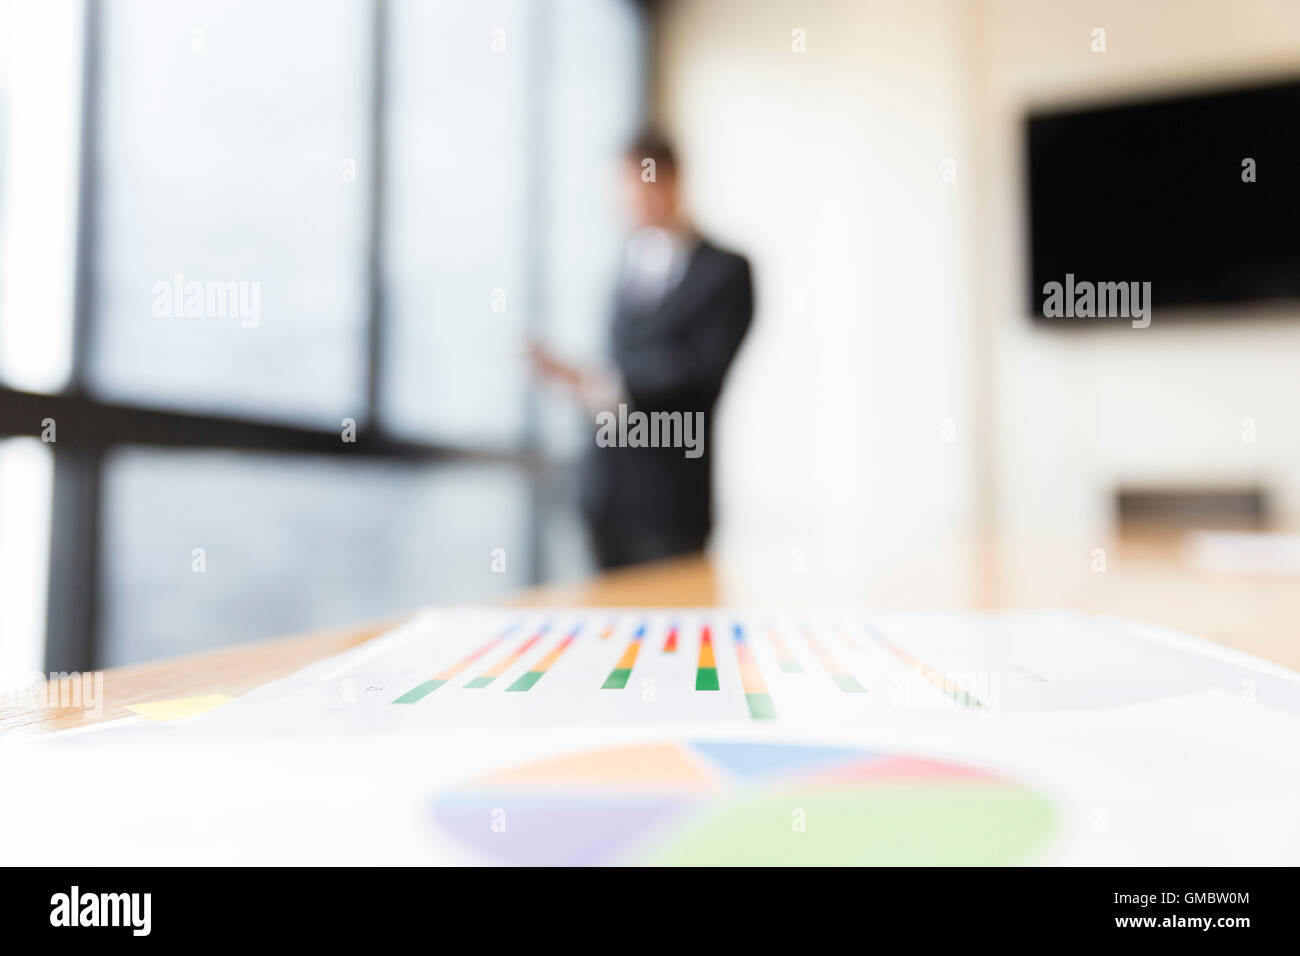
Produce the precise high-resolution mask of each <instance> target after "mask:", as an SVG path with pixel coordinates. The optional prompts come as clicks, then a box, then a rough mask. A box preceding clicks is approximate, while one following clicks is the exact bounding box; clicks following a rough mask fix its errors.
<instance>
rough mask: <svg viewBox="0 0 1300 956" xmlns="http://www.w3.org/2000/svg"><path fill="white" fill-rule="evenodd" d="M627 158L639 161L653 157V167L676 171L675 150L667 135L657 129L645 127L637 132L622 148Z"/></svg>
mask: <svg viewBox="0 0 1300 956" xmlns="http://www.w3.org/2000/svg"><path fill="white" fill-rule="evenodd" d="M623 155H624V157H626V158H627V159H629V160H631V161H633V162H636V163H640V162H641V161H642V160H644V159H653V160H654V161H655V169H657V170H659V171H661V172H670V173H671V172H676V171H677V151H676V150H674V149H673V144H672V143H671V142H670V141H669V139H668V137H667V136H665V135H664V134H663V133H660V132H659V131H658V130H654V129H645V130H642V131H641V132H640V133H638V134H637V135H636V136H635V138H633V140H632V142H630V143H628V144H627V148H626V149H624V150H623Z"/></svg>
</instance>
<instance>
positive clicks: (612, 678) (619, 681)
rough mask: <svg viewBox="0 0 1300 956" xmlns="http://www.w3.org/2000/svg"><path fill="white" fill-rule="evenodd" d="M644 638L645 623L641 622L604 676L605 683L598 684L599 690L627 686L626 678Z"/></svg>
mask: <svg viewBox="0 0 1300 956" xmlns="http://www.w3.org/2000/svg"><path fill="white" fill-rule="evenodd" d="M644 640H645V625H644V624H642V625H641V626H640V627H638V628H637V629H636V632H635V633H634V634H633V635H632V640H630V641H629V642H628V645H627V649H626V650H625V651H623V656H622V657H620V658H619V659H618V663H617V664H615V665H614V669H613V670H612V671H610V672H609V676H608V677H606V678H605V683H603V684H601V685H600V689H601V690H622V689H623V688H624V687H626V686H627V681H628V678H630V677H631V676H632V668H633V667H635V666H636V656H637V654H639V653H641V642H642V641H644Z"/></svg>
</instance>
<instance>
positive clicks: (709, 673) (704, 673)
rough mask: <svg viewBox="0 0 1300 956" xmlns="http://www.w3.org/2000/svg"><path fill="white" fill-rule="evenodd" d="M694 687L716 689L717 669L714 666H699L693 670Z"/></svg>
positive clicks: (697, 688)
mask: <svg viewBox="0 0 1300 956" xmlns="http://www.w3.org/2000/svg"><path fill="white" fill-rule="evenodd" d="M695 689H696V690H717V689H718V669H717V668H716V667H701V668H700V669H699V670H697V671H696V672H695Z"/></svg>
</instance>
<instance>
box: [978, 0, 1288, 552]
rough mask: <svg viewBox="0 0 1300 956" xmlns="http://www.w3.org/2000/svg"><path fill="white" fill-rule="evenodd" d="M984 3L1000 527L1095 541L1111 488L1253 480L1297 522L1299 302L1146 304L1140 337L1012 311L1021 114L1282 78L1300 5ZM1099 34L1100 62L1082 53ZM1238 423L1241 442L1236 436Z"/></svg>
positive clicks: (985, 257) (984, 266)
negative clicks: (1212, 307) (1152, 309)
mask: <svg viewBox="0 0 1300 956" xmlns="http://www.w3.org/2000/svg"><path fill="white" fill-rule="evenodd" d="M982 10H983V16H982V17H981V18H980V26H979V33H978V35H977V36H976V37H975V38H974V43H975V45H976V48H977V50H978V51H979V56H978V67H977V70H976V73H977V76H976V77H975V84H976V86H977V87H978V88H980V89H981V90H982V94H981V96H980V98H979V100H980V104H979V111H978V112H977V114H976V120H977V129H978V131H979V137H980V144H981V162H982V168H983V170H984V173H985V178H984V179H983V180H982V181H983V182H984V183H985V184H986V185H987V192H985V193H984V194H983V195H982V196H981V197H980V200H979V209H980V210H981V221H982V222H983V223H985V225H986V227H987V230H988V234H989V235H990V236H992V237H996V238H997V241H994V242H989V243H986V244H982V245H981V246H979V247H978V248H977V249H976V250H975V252H976V255H977V257H978V258H977V261H976V268H977V269H979V270H985V271H984V274H986V275H987V277H988V281H987V282H986V283H985V294H984V297H983V298H982V300H981V304H982V306H983V307H984V308H985V309H986V310H987V311H986V315H985V322H986V323H987V327H988V328H989V330H990V333H991V335H992V352H993V356H994V359H995V362H994V375H993V379H992V381H993V400H994V410H995V422H996V428H995V430H994V436H995V439H996V446H995V457H994V469H995V471H994V473H995V476H996V488H997V515H998V520H999V523H1000V524H1002V525H1003V526H1005V527H1008V528H1010V529H1012V530H1013V531H1014V532H1016V533H1017V534H1021V535H1024V534H1048V533H1051V534H1054V535H1059V534H1062V533H1067V532H1068V533H1080V534H1093V533H1097V532H1098V530H1101V531H1104V529H1105V527H1106V525H1107V523H1108V521H1109V519H1110V515H1109V512H1108V506H1109V502H1110V493H1111V491H1112V489H1113V488H1114V486H1115V485H1117V484H1121V483H1128V484H1135V483H1150V484H1185V485H1205V484H1213V483H1216V482H1223V483H1231V482H1237V483H1251V482H1255V481H1258V482H1261V483H1263V484H1265V485H1267V486H1269V487H1270V488H1272V489H1274V490H1275V491H1276V493H1277V498H1276V501H1277V503H1278V505H1279V506H1280V508H1281V509H1282V511H1283V516H1284V518H1285V519H1286V520H1288V521H1289V522H1291V523H1296V522H1297V521H1300V322H1298V321H1296V320H1297V319H1300V310H1297V309H1295V308H1292V309H1290V310H1289V311H1288V312H1286V313H1285V314H1280V315H1279V314H1269V315H1263V316H1260V315H1258V314H1256V315H1253V316H1250V317H1242V318H1236V317H1234V318H1233V319H1232V321H1231V322H1218V321H1189V322H1184V321H1179V320H1175V319H1172V318H1171V319H1169V320H1168V321H1167V322H1166V321H1162V316H1161V315H1160V313H1159V312H1158V311H1157V312H1156V313H1155V314H1154V316H1153V319H1152V324H1151V327H1150V328H1148V329H1145V330H1134V329H1131V328H1127V327H1123V328H1120V327H1116V328H1113V329H1104V330H1097V331H1094V332H1088V331H1082V332H1080V331H1077V330H1068V331H1065V332H1060V331H1057V332H1054V331H1052V330H1044V329H1042V328H1038V327H1034V326H1033V325H1031V323H1030V322H1029V320H1028V319H1027V318H1026V317H1025V306H1024V305H1023V298H1024V294H1023V290H1024V289H1025V287H1026V285H1027V280H1026V279H1025V273H1024V269H1025V253H1024V245H1023V243H1024V236H1023V234H1022V232H1021V229H1020V223H1021V222H1022V221H1023V216H1024V212H1025V211H1024V208H1023V204H1022V191H1021V190H1022V178H1021V177H1022V175H1023V169H1022V166H1021V155H1022V153H1021V150H1022V138H1021V133H1022V127H1021V123H1022V116H1023V113H1024V111H1025V110H1026V108H1027V107H1029V106H1030V105H1049V104H1055V103H1059V102H1070V101H1074V100H1088V99H1092V98H1099V99H1100V98H1104V97H1106V96H1110V95H1121V96H1132V95H1136V94H1138V93H1140V92H1142V91H1146V90H1156V91H1164V90H1167V89H1178V88H1182V87H1187V86H1191V87H1195V86H1200V85H1206V84H1213V83H1215V82H1217V81H1220V80H1223V81H1233V82H1238V81H1249V79H1250V78H1252V77H1257V76H1258V77H1268V76H1275V75H1278V74H1279V73H1284V72H1288V71H1289V72H1290V73H1291V74H1292V75H1294V73H1296V72H1297V71H1300V3H1295V2H1292V0H1234V2H1233V3H1221V2H1214V0H1159V2H1151V0H1148V2H1134V0H1090V2H1088V3H1086V4H1085V3H1066V2H1044V0H989V2H987V3H984V4H982ZM1095 27H1101V28H1103V29H1105V30H1106V40H1107V50H1106V52H1105V53H1093V52H1092V51H1091V49H1090V43H1091V31H1092V30H1093V28H1095ZM1290 121H1291V122H1300V117H1291V118H1290ZM1263 174H1264V173H1263V172H1261V175H1263ZM1267 174H1268V175H1287V176H1294V175H1296V171H1295V170H1285V171H1283V170H1276V169H1275V170H1269V171H1268V172H1267ZM1153 188H1157V186H1156V184H1153ZM1297 228H1300V224H1297ZM1227 314H1229V315H1231V314H1232V313H1227ZM1246 418H1253V419H1254V420H1255V422H1256V426H1257V441H1256V442H1255V443H1253V444H1250V443H1245V442H1243V441H1242V440H1241V435H1242V421H1243V419H1246Z"/></svg>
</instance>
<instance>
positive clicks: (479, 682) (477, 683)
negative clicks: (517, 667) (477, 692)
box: [465, 677, 494, 687]
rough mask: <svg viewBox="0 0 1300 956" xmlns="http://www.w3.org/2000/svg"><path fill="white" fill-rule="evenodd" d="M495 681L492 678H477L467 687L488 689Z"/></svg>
mask: <svg viewBox="0 0 1300 956" xmlns="http://www.w3.org/2000/svg"><path fill="white" fill-rule="evenodd" d="M493 680H494V678H491V677H475V678H474V679H473V680H472V681H470V682H469V683H468V684H466V685H465V686H466V687H486V686H487V685H488V684H490V683H492V681H493Z"/></svg>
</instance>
